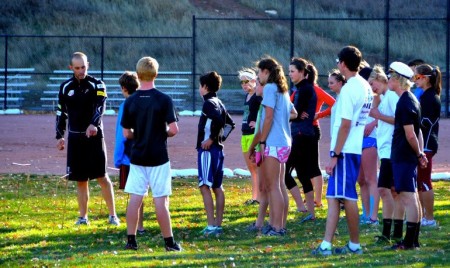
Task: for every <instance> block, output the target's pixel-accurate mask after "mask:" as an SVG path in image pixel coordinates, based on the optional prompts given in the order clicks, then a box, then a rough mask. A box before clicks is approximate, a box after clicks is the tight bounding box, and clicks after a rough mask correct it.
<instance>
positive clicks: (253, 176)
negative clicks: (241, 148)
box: [243, 152, 259, 201]
mask: <svg viewBox="0 0 450 268" xmlns="http://www.w3.org/2000/svg"><path fill="white" fill-rule="evenodd" d="M243 155H244V159H245V163H246V164H247V168H248V171H250V177H251V179H252V199H253V200H258V201H259V195H258V194H259V190H258V177H257V176H258V173H257V171H256V163H254V162H253V161H252V160H251V159H250V158H249V152H245V153H243Z"/></svg>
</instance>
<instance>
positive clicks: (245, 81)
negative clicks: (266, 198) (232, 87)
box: [238, 68, 262, 205]
mask: <svg viewBox="0 0 450 268" xmlns="http://www.w3.org/2000/svg"><path fill="white" fill-rule="evenodd" d="M238 76H239V80H240V82H241V87H242V89H243V90H244V92H245V100H244V114H243V116H242V128H241V131H242V138H241V148H242V154H243V155H244V160H245V164H246V165H247V168H248V171H250V177H251V180H252V198H251V199H249V200H247V201H245V203H244V204H246V205H253V204H258V203H259V189H258V177H257V176H258V175H257V169H256V163H254V162H253V161H252V160H251V159H250V154H249V147H250V144H251V143H252V141H253V137H254V136H255V124H256V117H257V115H258V109H259V106H260V105H261V101H262V97H261V96H257V94H255V89H256V73H255V71H253V70H252V69H250V68H244V69H242V70H240V71H239V72H238Z"/></svg>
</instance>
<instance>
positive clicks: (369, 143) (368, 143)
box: [362, 137, 377, 150]
mask: <svg viewBox="0 0 450 268" xmlns="http://www.w3.org/2000/svg"><path fill="white" fill-rule="evenodd" d="M371 147H375V148H377V139H375V138H372V137H364V138H363V144H362V148H363V150H364V149H367V148H371Z"/></svg>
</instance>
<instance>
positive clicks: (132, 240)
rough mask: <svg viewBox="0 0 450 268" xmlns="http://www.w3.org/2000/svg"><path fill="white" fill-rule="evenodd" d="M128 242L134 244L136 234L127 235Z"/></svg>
mask: <svg viewBox="0 0 450 268" xmlns="http://www.w3.org/2000/svg"><path fill="white" fill-rule="evenodd" d="M128 244H130V245H136V244H137V242H136V235H128Z"/></svg>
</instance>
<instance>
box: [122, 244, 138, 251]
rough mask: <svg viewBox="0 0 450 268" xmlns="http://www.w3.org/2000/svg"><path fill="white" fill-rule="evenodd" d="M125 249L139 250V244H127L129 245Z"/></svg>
mask: <svg viewBox="0 0 450 268" xmlns="http://www.w3.org/2000/svg"><path fill="white" fill-rule="evenodd" d="M125 249H130V250H137V249H138V246H137V244H132V243H127V245H126V246H125Z"/></svg>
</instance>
